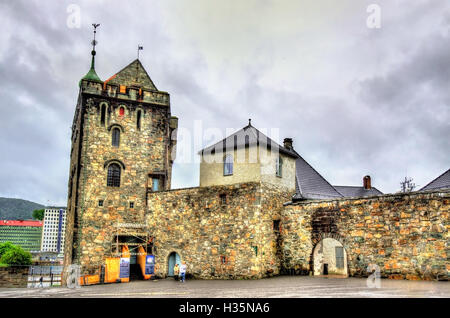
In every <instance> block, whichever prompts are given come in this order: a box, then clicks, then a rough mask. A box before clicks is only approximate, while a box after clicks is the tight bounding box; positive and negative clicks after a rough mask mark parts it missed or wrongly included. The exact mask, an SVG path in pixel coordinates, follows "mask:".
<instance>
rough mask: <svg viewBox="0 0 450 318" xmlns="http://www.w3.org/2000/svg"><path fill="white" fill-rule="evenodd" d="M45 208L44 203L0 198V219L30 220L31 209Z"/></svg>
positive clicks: (31, 215)
mask: <svg viewBox="0 0 450 318" xmlns="http://www.w3.org/2000/svg"><path fill="white" fill-rule="evenodd" d="M43 208H45V206H44V205H42V204H39V203H35V202H31V201H27V200H22V199H11V198H0V220H31V219H33V211H34V210H39V209H43Z"/></svg>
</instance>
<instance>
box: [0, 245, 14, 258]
mask: <svg viewBox="0 0 450 318" xmlns="http://www.w3.org/2000/svg"><path fill="white" fill-rule="evenodd" d="M14 247H15V245H13V244H12V243H11V242H5V243H0V258H2V256H3V254H5V253H6V251H8V250H10V249H12V248H14Z"/></svg>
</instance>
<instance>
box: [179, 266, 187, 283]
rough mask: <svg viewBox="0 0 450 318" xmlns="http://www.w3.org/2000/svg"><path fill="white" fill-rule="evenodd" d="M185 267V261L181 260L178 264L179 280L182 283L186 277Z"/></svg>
mask: <svg viewBox="0 0 450 318" xmlns="http://www.w3.org/2000/svg"><path fill="white" fill-rule="evenodd" d="M186 268H187V266H186V262H184V261H183V262H182V263H181V266H180V281H181V282H182V283H184V281H185V279H186Z"/></svg>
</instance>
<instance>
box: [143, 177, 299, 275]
mask: <svg viewBox="0 0 450 318" xmlns="http://www.w3.org/2000/svg"><path fill="white" fill-rule="evenodd" d="M292 194H293V193H289V192H287V191H286V190H285V189H280V188H277V187H274V186H272V185H267V184H263V183H258V182H250V183H241V184H234V185H224V186H211V187H198V188H189V189H178V190H170V191H164V192H155V193H151V194H149V197H148V206H149V214H148V215H147V222H148V224H149V231H150V233H152V236H153V237H154V238H155V239H154V250H153V252H154V255H155V261H156V264H157V265H156V271H155V274H156V275H157V276H160V277H165V276H167V273H168V258H169V255H170V254H171V253H172V252H176V253H178V254H179V255H180V257H181V260H182V261H186V263H187V266H188V274H191V275H192V276H193V277H196V278H202V279H236V278H261V277H266V276H272V275H277V274H279V268H280V261H279V260H280V258H279V251H278V250H277V234H276V232H275V231H274V228H273V224H274V221H276V220H279V218H280V211H281V209H282V208H283V203H285V202H287V201H289V198H290V197H291V196H292Z"/></svg>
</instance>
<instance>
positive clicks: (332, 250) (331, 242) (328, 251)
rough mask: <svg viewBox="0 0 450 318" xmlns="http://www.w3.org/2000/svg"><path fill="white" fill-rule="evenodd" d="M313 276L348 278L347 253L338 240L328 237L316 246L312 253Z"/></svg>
mask: <svg viewBox="0 0 450 318" xmlns="http://www.w3.org/2000/svg"><path fill="white" fill-rule="evenodd" d="M313 261H314V276H319V275H342V276H348V271H347V253H346V251H345V248H344V246H343V245H342V243H341V242H339V241H338V240H336V239H334V238H331V237H328V238H324V239H322V240H321V241H319V242H318V243H317V244H316V247H315V248H314V252H313Z"/></svg>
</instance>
